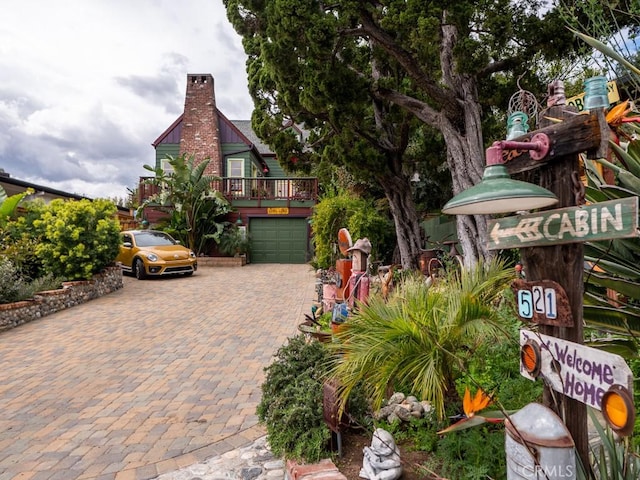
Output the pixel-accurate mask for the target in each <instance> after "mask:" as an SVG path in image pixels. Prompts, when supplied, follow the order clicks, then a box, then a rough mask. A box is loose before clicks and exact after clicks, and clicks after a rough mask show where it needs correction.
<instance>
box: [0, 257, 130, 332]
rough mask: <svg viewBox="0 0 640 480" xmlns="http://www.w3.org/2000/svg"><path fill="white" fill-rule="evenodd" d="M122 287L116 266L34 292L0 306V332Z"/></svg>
mask: <svg viewBox="0 0 640 480" xmlns="http://www.w3.org/2000/svg"><path fill="white" fill-rule="evenodd" d="M123 286H124V282H123V280H122V270H121V269H120V267H107V268H106V269H105V270H104V271H103V272H101V273H98V274H96V275H94V276H93V278H92V279H91V280H85V281H73V282H64V283H63V284H62V288H61V289H59V290H48V291H45V292H38V293H36V294H35V295H34V296H33V298H32V299H29V300H24V301H21V302H14V303H3V304H0V331H2V330H8V329H10V328H15V327H17V326H18V325H22V324H24V323H27V322H30V321H32V320H36V319H38V318H42V317H45V316H47V315H51V314H52V313H55V312H58V311H60V310H64V309H65V308H70V307H73V306H75V305H80V304H81V303H85V302H88V301H89V300H93V299H94V298H98V297H101V296H103V295H106V294H108V293H111V292H114V291H116V290H118V289H120V288H122V287H123Z"/></svg>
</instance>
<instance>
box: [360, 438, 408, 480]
mask: <svg viewBox="0 0 640 480" xmlns="http://www.w3.org/2000/svg"><path fill="white" fill-rule="evenodd" d="M363 452H364V458H363V459H362V469H360V477H361V478H367V479H369V480H396V479H397V478H400V476H401V475H402V463H401V462H400V451H399V450H398V447H397V445H396V442H395V441H394V440H393V436H392V435H391V434H390V433H389V432H387V431H386V430H384V429H382V428H376V430H375V431H374V432H373V439H372V440H371V446H370V447H364V450H363Z"/></svg>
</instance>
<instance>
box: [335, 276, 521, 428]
mask: <svg viewBox="0 0 640 480" xmlns="http://www.w3.org/2000/svg"><path fill="white" fill-rule="evenodd" d="M511 275H512V272H511V271H510V270H507V269H504V267H503V265H502V264H499V263H494V264H487V265H485V266H478V267H477V268H476V269H475V270H473V271H470V272H469V271H466V270H463V271H461V272H460V273H459V274H457V275H456V274H454V273H452V274H451V275H450V276H449V277H447V278H446V279H444V278H443V279H441V280H440V281H439V282H437V283H436V284H435V285H433V286H431V287H428V286H427V285H426V284H425V282H424V279H423V278H419V279H418V278H413V277H409V278H407V279H405V280H404V281H403V282H402V283H401V284H400V285H399V286H398V288H397V289H396V290H395V291H394V293H393V295H392V296H391V297H389V298H388V299H387V300H386V301H385V300H383V299H382V298H381V297H380V296H371V297H370V298H369V303H368V305H365V306H362V308H360V309H359V310H358V312H357V313H355V314H354V315H351V316H350V317H349V321H348V322H346V323H345V325H344V327H343V328H342V329H341V330H340V332H339V333H337V334H336V338H337V340H338V341H337V342H334V343H332V344H330V348H331V349H335V350H336V353H338V352H343V353H344V355H342V356H338V355H336V357H334V358H335V359H336V362H335V364H334V365H333V366H332V371H331V375H332V376H334V377H335V378H337V379H338V380H339V381H340V383H341V384H342V385H343V388H342V389H341V391H340V400H341V404H342V405H344V402H345V401H346V400H347V399H348V398H349V396H350V393H351V390H353V388H354V387H355V386H356V385H358V384H360V383H361V382H362V385H363V387H364V388H365V389H366V392H367V394H368V396H369V398H370V399H371V402H372V404H373V407H374V408H379V407H380V406H381V405H382V403H383V402H384V400H385V399H386V398H387V394H388V392H389V389H390V388H392V389H395V390H399V391H403V392H407V393H411V394H415V395H416V396H417V397H418V398H420V399H422V400H428V401H430V402H431V403H432V406H433V409H434V411H435V412H436V415H437V416H438V417H439V418H443V417H444V416H445V408H446V405H447V403H450V402H452V401H458V400H459V398H458V395H457V393H456V385H455V383H454V382H455V380H456V379H457V378H459V377H460V376H461V375H462V374H463V373H464V368H465V362H466V361H467V359H468V358H469V357H472V356H473V355H474V354H475V352H476V350H478V349H479V348H480V347H481V346H482V345H484V344H485V342H492V341H495V339H496V338H499V337H501V336H502V335H503V332H502V325H501V323H500V317H499V315H498V313H497V311H496V309H495V308H494V306H493V305H494V304H495V302H497V301H498V300H499V299H500V298H502V292H503V291H504V290H505V288H506V285H507V282H508V280H509V278H510V276H511Z"/></svg>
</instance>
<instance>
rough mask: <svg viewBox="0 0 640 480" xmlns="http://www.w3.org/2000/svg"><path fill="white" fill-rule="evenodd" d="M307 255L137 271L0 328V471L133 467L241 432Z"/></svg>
mask: <svg viewBox="0 0 640 480" xmlns="http://www.w3.org/2000/svg"><path fill="white" fill-rule="evenodd" d="M314 282H315V280H314V276H313V271H312V269H311V268H310V267H309V266H308V265H247V266H245V267H243V268H212V267H203V268H201V269H200V270H199V271H198V272H197V273H196V274H195V275H194V276H193V277H189V278H172V279H158V280H149V281H137V280H135V279H133V278H129V277H125V288H124V289H122V290H119V291H118V292H114V293H111V294H109V295H107V296H105V297H102V298H99V299H96V300H93V301H90V302H88V303H86V304H83V305H80V306H77V307H74V308H71V309H68V310H65V311H62V312H58V313H56V314H54V315H50V316H48V317H45V318H43V319H41V320H38V321H34V322H31V323H29V324H26V325H22V326H20V327H18V328H16V329H13V330H8V331H5V332H2V333H0V365H1V366H2V370H1V371H0V402H1V410H0V480H5V479H16V478H19V479H38V480H40V479H64V480H73V479H90V478H91V479H105V480H106V479H118V480H127V479H144V478H152V477H155V476H156V475H159V474H162V473H165V472H168V471H172V470H176V469H178V468H181V467H184V466H187V465H191V464H193V463H196V462H198V461H202V460H204V459H205V458H207V457H210V456H213V455H216V454H220V453H223V452H225V451H228V450H230V449H232V448H235V447H238V446H241V445H244V444H247V443H249V442H251V441H253V440H255V439H256V438H258V437H259V436H261V435H263V434H264V431H263V430H262V429H261V427H260V426H258V425H257V418H256V415H255V409H256V406H257V404H258V402H259V399H260V384H261V383H262V379H263V376H264V374H263V367H264V366H266V365H268V364H269V362H270V361H271V359H272V355H273V353H274V352H275V351H276V350H277V349H278V347H280V346H281V345H282V344H283V343H284V342H285V340H286V338H287V337H289V336H291V335H293V334H295V333H296V325H297V323H299V322H300V320H301V319H302V318H303V313H305V312H307V311H308V310H309V309H310V306H311V302H312V301H313V299H314V295H315V293H314Z"/></svg>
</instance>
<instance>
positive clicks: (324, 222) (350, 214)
mask: <svg viewBox="0 0 640 480" xmlns="http://www.w3.org/2000/svg"><path fill="white" fill-rule="evenodd" d="M311 223H312V226H313V239H314V243H315V260H314V264H315V266H317V267H319V268H329V267H331V266H333V265H335V261H336V259H337V257H336V255H337V254H336V253H335V252H334V245H335V243H336V242H337V241H338V230H340V229H341V228H347V229H348V230H349V232H350V233H351V237H352V238H353V241H355V240H357V239H358V238H365V237H366V238H368V239H369V241H370V242H371V245H372V251H371V256H372V257H373V258H378V257H380V256H381V255H382V253H383V252H387V251H388V250H390V249H391V248H392V245H393V242H394V239H395V236H394V228H393V224H392V223H391V221H390V220H389V219H388V216H386V214H385V211H384V209H383V208H381V207H379V206H377V205H375V204H374V203H373V202H371V201H368V200H365V199H362V198H360V197H357V196H355V195H351V194H347V193H341V194H338V195H336V196H333V197H326V198H323V199H322V200H321V201H320V202H319V203H318V204H317V205H316V206H315V207H314V210H313V215H312V219H311Z"/></svg>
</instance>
